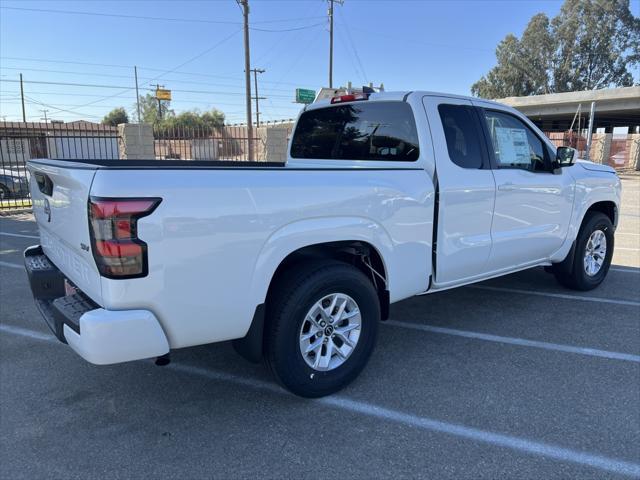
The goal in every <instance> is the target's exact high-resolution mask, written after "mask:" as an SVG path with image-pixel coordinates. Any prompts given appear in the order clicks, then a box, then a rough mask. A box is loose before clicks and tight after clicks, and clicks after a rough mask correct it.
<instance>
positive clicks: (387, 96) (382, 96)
mask: <svg viewBox="0 0 640 480" xmlns="http://www.w3.org/2000/svg"><path fill="white" fill-rule="evenodd" d="M354 93H361V91H357V90H356V91H354ZM409 95H420V96H437V97H449V98H458V99H462V100H470V101H472V102H483V103H490V104H495V105H502V104H500V103H498V102H495V101H493V100H487V99H485V98H479V97H471V96H468V95H456V94H453V93H444V92H431V91H428V90H402V91H393V92H387V91H384V92H373V93H370V94H369V99H368V101H370V102H373V101H390V100H391V101H393V100H396V101H398V100H404V99H405V97H407V96H409ZM328 105H331V99H330V98H325V99H322V100H317V101H316V102H314V103H311V104H309V105H307V106H306V107H305V108H304V110H314V109H316V108H322V107H326V106H328Z"/></svg>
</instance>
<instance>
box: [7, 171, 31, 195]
mask: <svg viewBox="0 0 640 480" xmlns="http://www.w3.org/2000/svg"><path fill="white" fill-rule="evenodd" d="M28 195H29V172H27V171H25V172H18V171H16V170H10V169H7V168H0V200H4V199H7V198H24V197H26V196H28Z"/></svg>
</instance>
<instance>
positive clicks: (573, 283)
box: [553, 212, 614, 291]
mask: <svg viewBox="0 0 640 480" xmlns="http://www.w3.org/2000/svg"><path fill="white" fill-rule="evenodd" d="M596 230H601V231H602V232H603V233H604V235H605V238H606V240H607V250H606V253H605V258H604V263H603V264H602V266H601V267H600V270H599V271H598V272H597V273H596V274H595V275H592V276H590V275H588V274H587V272H586V270H585V267H584V257H585V250H586V248H587V242H588V240H589V237H590V236H591V234H592V233H593V232H595V231H596ZM613 233H614V232H613V225H612V224H611V220H610V219H609V217H607V216H606V215H605V214H604V213H601V212H587V214H586V215H585V218H584V220H583V221H582V225H581V227H580V231H579V232H578V237H577V238H576V246H575V253H574V256H573V258H572V259H570V258H568V259H566V260H565V261H564V262H562V263H559V264H557V265H554V271H553V273H554V274H555V277H556V279H557V280H558V282H560V284H562V285H564V286H565V287H567V288H571V289H573V290H581V291H586V290H592V289H594V288H596V287H597V286H598V285H600V284H601V283H602V281H603V280H604V279H605V277H606V276H607V272H608V271H609V267H610V266H611V257H612V256H613V247H614V236H613ZM567 262H570V263H567Z"/></svg>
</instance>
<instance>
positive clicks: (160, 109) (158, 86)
mask: <svg viewBox="0 0 640 480" xmlns="http://www.w3.org/2000/svg"><path fill="white" fill-rule="evenodd" d="M151 86H152V87H153V86H154V85H153V84H151ZM155 87H156V100H158V120H162V104H161V103H160V99H159V98H158V90H160V89H161V88H164V85H159V84H157V83H156V84H155ZM138 108H139V105H138ZM138 115H140V110H138Z"/></svg>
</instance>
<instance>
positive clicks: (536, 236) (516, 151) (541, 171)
mask: <svg viewBox="0 0 640 480" xmlns="http://www.w3.org/2000/svg"><path fill="white" fill-rule="evenodd" d="M478 111H479V112H480V116H481V118H482V119H483V120H484V122H485V125H486V130H485V131H486V132H487V136H488V137H490V142H491V146H492V152H491V154H492V156H493V174H494V177H495V182H496V200H495V208H494V213H493V224H492V228H491V237H492V240H493V247H492V250H491V257H490V259H489V267H490V269H491V270H492V271H499V270H502V269H510V268H514V267H517V266H519V265H525V264H528V263H534V262H538V261H542V260H545V259H547V258H549V257H550V256H551V255H552V254H553V253H554V252H555V251H556V250H558V249H559V248H560V246H561V245H562V243H563V242H564V240H565V238H566V236H567V231H568V228H569V221H570V217H571V211H572V206H573V196H574V192H573V179H572V177H571V174H570V173H569V172H568V171H567V169H559V171H558V172H557V173H554V172H552V170H551V158H550V156H551V152H550V149H549V148H548V147H547V145H546V144H545V142H544V141H543V140H542V139H541V138H540V137H539V136H538V134H537V133H536V132H534V130H533V129H532V128H530V127H529V126H528V125H527V124H526V123H525V122H524V121H523V120H522V119H520V118H518V117H517V116H516V115H514V114H512V113H510V112H506V111H500V110H493V109H479V110H478Z"/></svg>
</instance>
